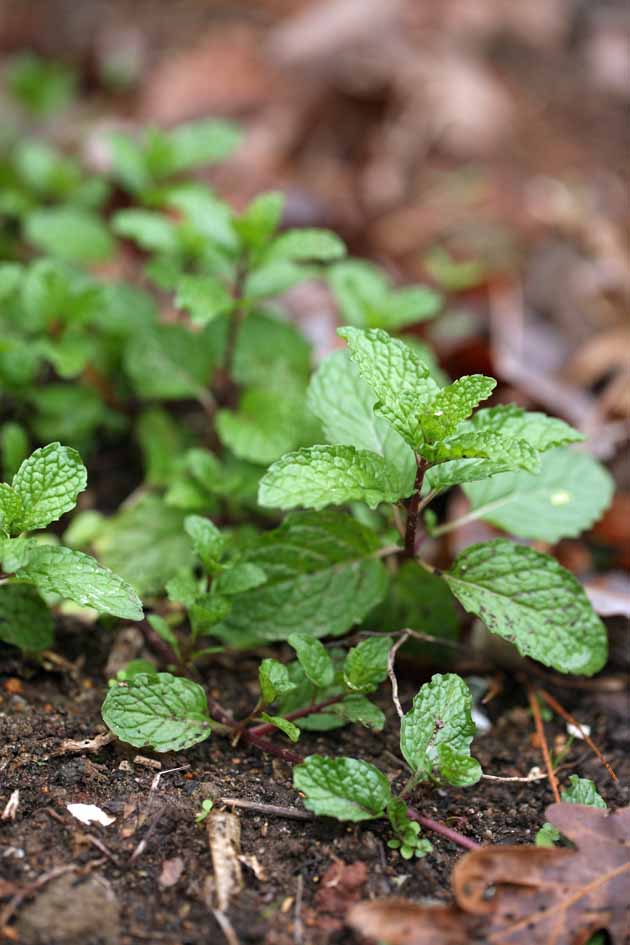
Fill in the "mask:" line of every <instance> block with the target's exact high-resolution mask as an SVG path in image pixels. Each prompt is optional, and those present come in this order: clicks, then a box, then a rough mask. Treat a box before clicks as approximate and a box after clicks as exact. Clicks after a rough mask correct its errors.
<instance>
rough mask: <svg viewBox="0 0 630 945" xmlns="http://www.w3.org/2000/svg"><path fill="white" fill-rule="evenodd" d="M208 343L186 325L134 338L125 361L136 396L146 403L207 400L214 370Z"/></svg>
mask: <svg viewBox="0 0 630 945" xmlns="http://www.w3.org/2000/svg"><path fill="white" fill-rule="evenodd" d="M207 340H208V339H207V336H204V334H203V333H198V334H194V333H193V332H191V331H189V330H188V329H187V328H185V327H184V326H183V325H156V326H155V327H154V328H153V329H152V330H151V331H148V332H143V331H141V332H138V333H137V334H135V335H133V336H132V338H131V339H130V341H129V343H128V345H127V348H126V350H125V355H124V360H125V369H126V371H127V373H128V374H129V377H130V378H131V382H132V384H133V386H134V388H135V391H136V393H137V394H138V395H139V396H140V397H141V398H143V399H144V400H182V399H186V398H188V397H199V396H206V397H207V396H208V395H207V392H206V391H205V388H206V386H207V384H208V381H209V379H210V375H211V373H212V369H213V366H214V358H213V352H212V351H211V350H210V348H209V347H208V344H207Z"/></svg>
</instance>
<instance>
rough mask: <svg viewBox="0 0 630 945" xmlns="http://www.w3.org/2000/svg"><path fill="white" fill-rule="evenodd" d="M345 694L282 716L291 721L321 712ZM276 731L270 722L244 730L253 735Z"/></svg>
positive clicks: (339, 700) (343, 697)
mask: <svg viewBox="0 0 630 945" xmlns="http://www.w3.org/2000/svg"><path fill="white" fill-rule="evenodd" d="M345 696H346V694H345V693H340V694H339V695H338V696H331V697H330V699H324V701H323V702H314V703H313V704H312V705H308V706H306V708H305V709H296V711H295V712H289V714H288V715H285V716H283V718H285V719H286V720H287V722H293V721H295V719H303V718H304V717H305V716H307V715H313V714H314V713H316V712H321V710H322V709H325V708H327V707H328V706H329V705H334V704H335V703H336V702H341V700H342V699H345ZM275 731H277V728H276V726H275V725H272V724H271V723H270V722H265V723H264V724H261V725H254V727H253V728H248V729H246V732H248V733H249V735H254V736H255V737H257V736H259V735H267V734H269V733H270V732H275Z"/></svg>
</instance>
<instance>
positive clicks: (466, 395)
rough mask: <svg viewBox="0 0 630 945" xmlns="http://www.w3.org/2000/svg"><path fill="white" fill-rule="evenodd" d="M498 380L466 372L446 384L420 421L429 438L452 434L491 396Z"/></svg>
mask: <svg viewBox="0 0 630 945" xmlns="http://www.w3.org/2000/svg"><path fill="white" fill-rule="evenodd" d="M496 386H497V382H496V381H495V379H494V378H493V377H486V376H485V375H483V374H466V375H464V377H460V378H459V379H458V380H456V381H454V382H453V383H452V384H449V385H448V386H447V387H443V388H442V390H440V391H438V393H437V394H436V395H435V397H433V399H432V400H431V401H430V403H429V404H427V405H426V407H424V409H423V411H422V413H421V415H420V423H421V425H422V430H423V433H424V436H425V438H426V439H427V440H440V439H444V438H445V437H447V436H449V435H450V434H451V433H452V432H453V431H454V430H455V428H456V427H457V425H458V424H459V423H460V422H461V421H462V420H465V419H466V418H467V417H469V416H470V414H471V413H472V412H473V410H474V409H475V407H476V406H477V404H478V403H480V401H482V400H485V399H486V398H487V397H489V396H490V394H491V393H492V391H493V390H494V388H495V387H496Z"/></svg>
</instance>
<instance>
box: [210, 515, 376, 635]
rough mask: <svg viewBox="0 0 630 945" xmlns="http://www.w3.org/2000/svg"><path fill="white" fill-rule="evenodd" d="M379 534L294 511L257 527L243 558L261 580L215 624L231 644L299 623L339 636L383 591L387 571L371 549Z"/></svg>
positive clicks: (348, 521)
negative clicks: (276, 524) (269, 527)
mask: <svg viewBox="0 0 630 945" xmlns="http://www.w3.org/2000/svg"><path fill="white" fill-rule="evenodd" d="M378 547H379V541H378V537H377V536H376V535H375V534H374V533H373V532H371V531H369V529H367V528H364V527H363V526H361V525H359V523H358V522H356V521H354V520H353V519H352V518H350V516H347V515H342V514H339V513H334V512H324V513H319V514H314V513H309V512H305V513H296V514H294V515H291V516H288V517H287V519H286V520H285V522H284V523H283V524H282V525H281V526H280V528H277V529H275V530H274V531H271V532H266V533H264V534H262V535H260V536H259V537H258V538H257V539H256V540H255V541H254V542H253V544H252V546H251V547H250V548H248V549H247V550H246V552H245V554H244V558H243V560H246V561H249V562H251V563H252V564H256V565H258V566H259V567H261V568H262V569H263V571H264V572H265V574H266V575H267V583H266V584H263V585H262V587H258V588H256V589H255V590H253V591H247V592H246V593H245V594H239V595H237V596H236V597H234V598H233V599H232V604H233V606H232V611H231V613H230V615H229V617H228V618H227V619H226V621H225V622H224V623H223V624H220V625H219V626H218V627H216V628H215V629H214V631H213V632H214V633H215V634H216V635H217V636H220V637H221V639H223V640H225V641H226V642H227V643H229V644H231V645H234V646H242V645H251V644H253V643H254V642H262V641H265V640H267V641H269V640H286V639H287V638H288V637H289V636H290V635H291V634H292V633H295V632H297V631H299V632H302V633H306V634H309V635H310V636H313V637H322V636H339V635H340V634H342V633H345V632H346V631H347V630H349V629H350V627H352V626H354V624H356V623H359V622H360V621H361V620H362V619H363V618H364V617H365V615H366V613H368V611H369V610H371V609H372V607H374V606H375V604H377V603H378V602H379V601H380V600H381V599H382V597H383V595H384V593H385V589H386V586H387V574H386V571H385V569H384V567H383V564H382V562H381V561H379V560H376V559H375V558H373V557H372V555H373V554H374V552H375V551H376V550H377V549H378Z"/></svg>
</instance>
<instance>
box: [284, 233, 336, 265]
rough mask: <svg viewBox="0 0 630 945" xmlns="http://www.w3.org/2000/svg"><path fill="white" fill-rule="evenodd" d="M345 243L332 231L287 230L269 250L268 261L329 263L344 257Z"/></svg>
mask: <svg viewBox="0 0 630 945" xmlns="http://www.w3.org/2000/svg"><path fill="white" fill-rule="evenodd" d="M345 252H346V247H345V246H344V244H343V241H342V240H340V239H339V237H338V236H337V235H336V234H335V233H331V232H330V230H318V229H308V228H306V227H305V228H303V229H299V230H287V231H286V232H285V233H282V234H281V235H280V236H278V237H277V239H275V240H274V241H273V243H272V244H271V246H270V247H269V249H268V250H267V253H266V256H267V258H268V259H288V260H291V261H296V262H303V261H306V260H309V259H313V260H317V261H318V262H328V261H329V260H331V259H339V258H340V257H341V256H344V255H345Z"/></svg>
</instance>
